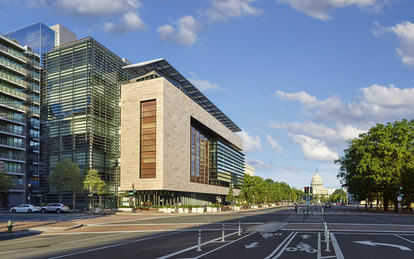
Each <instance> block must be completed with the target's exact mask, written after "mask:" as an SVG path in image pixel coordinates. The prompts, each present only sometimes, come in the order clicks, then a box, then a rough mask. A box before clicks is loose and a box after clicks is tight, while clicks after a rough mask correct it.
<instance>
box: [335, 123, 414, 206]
mask: <svg viewBox="0 0 414 259" xmlns="http://www.w3.org/2000/svg"><path fill="white" fill-rule="evenodd" d="M413 143H414V121H413V120H412V121H407V120H405V119H404V120H402V121H395V122H394V123H387V124H386V125H384V124H377V125H376V126H375V127H373V128H371V129H370V130H369V131H368V132H367V133H363V134H360V135H359V137H358V138H355V139H352V140H350V141H349V142H348V145H349V146H348V148H347V149H345V150H344V155H343V156H341V157H340V158H339V159H338V160H336V161H335V163H338V164H340V169H339V173H338V178H341V181H342V183H343V186H346V187H348V191H349V192H350V193H352V194H354V196H355V197H356V198H357V199H358V200H359V201H361V200H364V199H365V200H368V201H369V202H372V201H373V200H379V199H382V200H383V204H384V210H388V206H389V201H394V203H396V199H397V190H398V186H399V183H403V184H404V183H407V186H413V187H414V185H411V184H410V183H411V182H413V183H414V180H413V179H412V178H413V177H414V174H413V173H412V172H413V168H414V163H413V158H414V153H413ZM407 192H410V194H411V192H414V188H413V189H410V188H408V190H407ZM407 197H411V196H410V195H408V196H407Z"/></svg>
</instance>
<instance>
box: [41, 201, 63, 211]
mask: <svg viewBox="0 0 414 259" xmlns="http://www.w3.org/2000/svg"><path fill="white" fill-rule="evenodd" d="M40 212H42V213H45V212H56V213H61V212H69V207H68V206H66V205H63V204H62V203H50V204H48V205H46V206H43V207H42V208H41V209H40Z"/></svg>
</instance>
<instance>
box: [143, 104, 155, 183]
mask: <svg viewBox="0 0 414 259" xmlns="http://www.w3.org/2000/svg"><path fill="white" fill-rule="evenodd" d="M156 104H157V101H156V100H152V101H145V102H141V135H140V136H141V168H140V169H141V170H140V172H141V178H155V177H156V112H157V108H156Z"/></svg>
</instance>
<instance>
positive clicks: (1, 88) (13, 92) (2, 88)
mask: <svg viewBox="0 0 414 259" xmlns="http://www.w3.org/2000/svg"><path fill="white" fill-rule="evenodd" d="M0 91H2V92H6V93H9V94H11V95H14V96H18V97H21V98H25V99H26V96H27V95H26V94H25V93H23V92H20V91H16V90H14V89H13V88H10V87H8V86H6V85H5V84H2V83H0Z"/></svg>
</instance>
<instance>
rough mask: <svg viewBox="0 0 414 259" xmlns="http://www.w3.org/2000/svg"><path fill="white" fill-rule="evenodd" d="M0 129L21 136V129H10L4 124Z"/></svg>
mask: <svg viewBox="0 0 414 259" xmlns="http://www.w3.org/2000/svg"><path fill="white" fill-rule="evenodd" d="M0 131H3V132H8V133H11V134H15V135H20V136H23V129H20V130H15V129H11V128H9V127H6V126H0Z"/></svg>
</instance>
